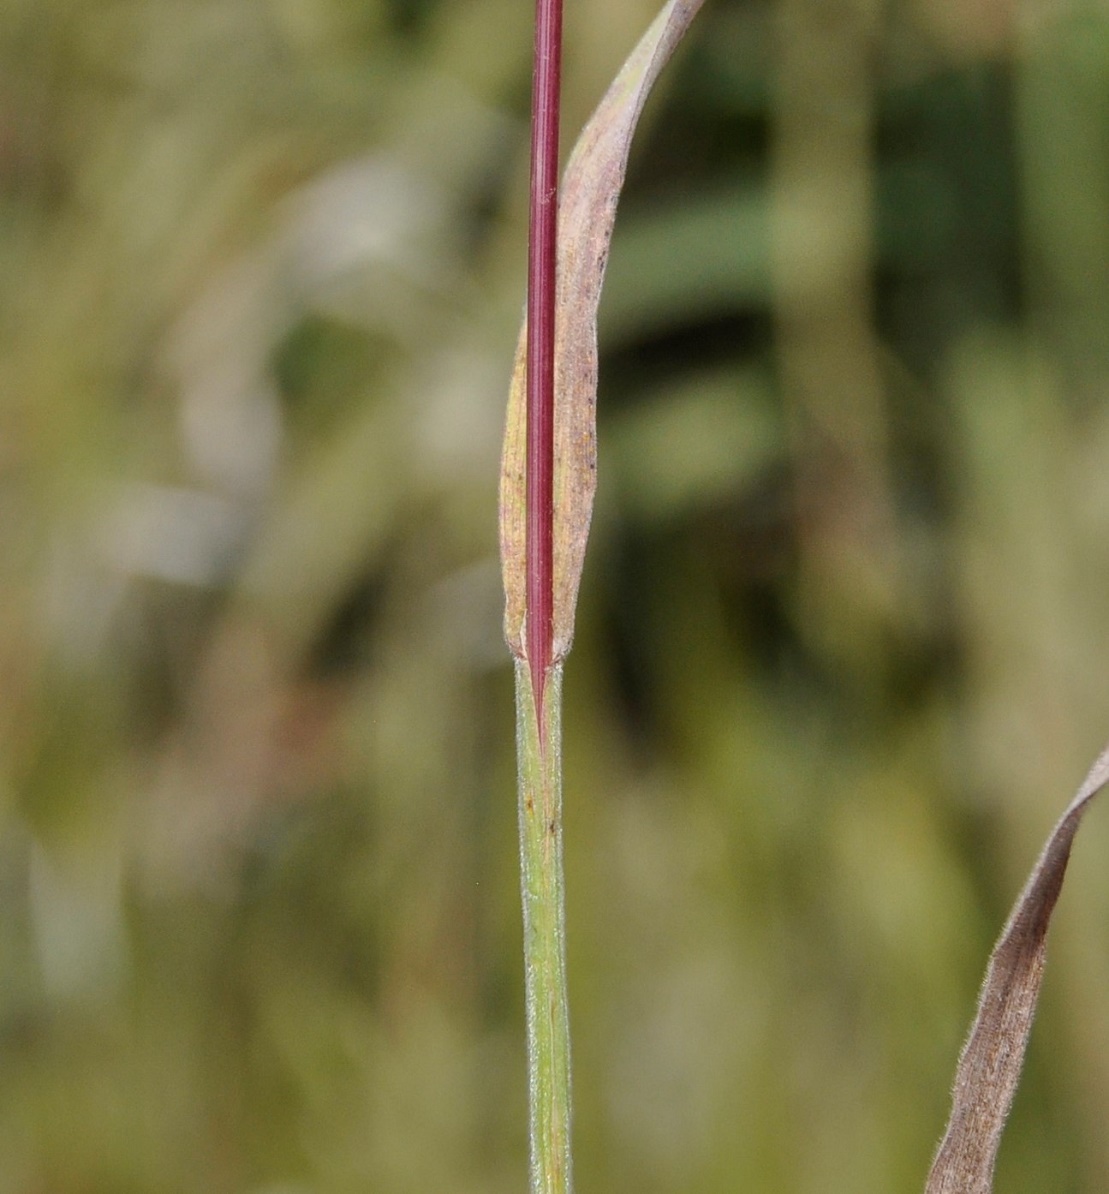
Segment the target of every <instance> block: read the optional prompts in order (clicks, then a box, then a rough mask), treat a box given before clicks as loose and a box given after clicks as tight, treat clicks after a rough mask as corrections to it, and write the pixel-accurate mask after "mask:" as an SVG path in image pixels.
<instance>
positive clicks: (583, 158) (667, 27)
mask: <svg viewBox="0 0 1109 1194" xmlns="http://www.w3.org/2000/svg"><path fill="white" fill-rule="evenodd" d="M702 3H703V0H670V3H669V4H667V5H666V6H665V7H664V8H663V9H662V11H661V12H660V13H659V15H658V17H656V18H655V21H654V23H653V24H652V25H651V27H650V29H648V30H647V32H646V33H645V34H644V36H643V38H642V40H641V41H640V42H639V44H638V45H637V46H636V48H635V49H634V50H633V51H632V53H631V56H630V57H629V58H628V60H627V62H625V64H624V67H623V69H622V70H621V71H620V74H619V75H618V76H617V77H616V80H615V82H614V83H613V84H612V86H611V87H610V88H609V90H608V92H607V94H606V95H605V97H604V99H602V100H601V103H600V105H599V106H598V107H597V110H596V111H595V112H594V114H593V116H592V117H591V118H590V120H589V123H588V124H587V125H586V126H585V129H584V130H583V132H582V134H581V137H580V138H579V140H578V143H577V145H576V146H575V148H574V151H573V153H572V154H571V156H570V160H569V163H568V164H567V167H566V172H565V175H564V177H563V183H562V198H561V201H560V204H559V214H558V221H559V238H558V271H557V273H558V281H557V300H556V322H557V332H556V340H555V444H554V532H553V551H554V603H553V652H552V658H553V661H557V660H560V659H562V658H563V657H564V656H565V655H566V652H567V651H568V650H569V649H570V643H571V640H572V639H573V636H574V607H575V604H576V602H577V595H578V585H579V582H580V580H581V571H582V563H583V561H584V557H585V544H586V540H587V538H588V535H589V521H590V517H591V515H592V510H593V495H594V491H595V489H596V465H597V435H596V401H597V308H598V305H599V303H600V297H601V284H602V282H603V280H604V271H605V263H606V261H607V258H608V249H609V244H610V242H611V240H612V226H613V222H614V221H615V218H616V204H617V201H618V199H619V196H620V189H621V187H622V186H623V183H624V175H625V173H626V170H627V164H628V153H629V151H630V148H631V139H632V135H633V134H634V132H635V126H636V124H637V122H638V120H639V116H640V113H641V112H642V111H643V105H644V103H645V102H646V100H647V96H648V94H649V93H650V90H651V87H652V86H653V85H654V82H655V80H656V79H657V78H658V75H659V72H660V71H661V70H662V68H663V66H665V64H666V62H667V61H668V60H669V58H670V56H671V54H672V53H673V52H674V49H675V47H676V46H677V44H678V42H679V41H680V40H681V37H682V35H683V34H684V33H685V31H686V29H687V28H688V27H689V23H690V22H691V21H692V20H693V17H694V16H695V15H696V13H697V11H698V10H699V9H700V7H701V4H702ZM526 357H527V328H526V325H525V327H524V329H523V330H522V331H521V334H520V341H519V344H518V346H517V350H516V360H515V365H514V367H513V372H512V383H511V387H510V390H509V401H508V415H507V420H506V427H505V439H504V450H503V454H502V460H501V494H500V536H501V567H502V571H503V575H504V587H505V637H506V638H507V639H508V645H509V647H510V648H511V650H512V653H513V654H514V655H515V656H516V657H517V658H525V657H526V654H527V649H526V646H525V641H524V640H525V610H526V606H527V597H526V591H527V562H526V550H525V545H526V537H527V535H526V528H527V482H526V470H525V461H526V426H527V402H526V368H525V362H526Z"/></svg>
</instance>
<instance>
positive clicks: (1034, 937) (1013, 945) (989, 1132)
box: [925, 748, 1109, 1194]
mask: <svg viewBox="0 0 1109 1194" xmlns="http://www.w3.org/2000/svg"><path fill="white" fill-rule="evenodd" d="M1107 782H1109V748H1107V749H1106V750H1105V751H1103V752H1102V754H1101V756H1100V757H1099V758H1098V760H1097V762H1096V763H1094V765H1093V767H1091V768H1090V773H1089V775H1087V776H1086V779H1085V781H1084V782H1083V784H1082V786H1081V787H1080V788H1079V789H1078V793H1077V795H1076V796H1075V798H1074V800H1073V801H1072V802H1071V804H1070V806H1069V807H1068V808H1067V810H1066V812H1065V813H1064V814H1063V816H1062V817H1061V818H1060V820H1059V822H1058V824H1057V825H1056V826H1055V828H1054V829H1053V830H1052V833H1051V836H1050V837H1049V838H1048V840H1047V845H1046V846H1044V850H1043V853H1042V854H1041V855H1040V858H1039V861H1038V862H1037V863H1036V866H1035V867H1034V868H1033V871H1032V874H1031V875H1030V876H1029V878H1028V882H1027V883H1026V884H1025V887H1024V890H1023V891H1022V892H1021V894H1020V897H1019V899H1018V900H1017V902H1016V904H1015V905H1014V907H1013V911H1012V912H1011V913H1010V915H1009V920H1008V922H1007V924H1006V925H1005V928H1004V930H1003V931H1002V934H1001V936H1000V937H999V938H998V941H997V944H996V945H995V946H994V949H993V953H992V954H991V956H990V963H989V966H988V967H987V970H986V977H985V979H984V980H983V983H982V991H981V994H980V995H979V999H978V1012H977V1014H976V1016H975V1019H974V1024H973V1025H972V1027H971V1030H970V1035H969V1036H968V1037H967V1041H966V1044H965V1045H964V1046H963V1051H962V1054H961V1055H960V1057H959V1066H958V1069H957V1070H956V1073H955V1089H954V1092H953V1095H952V1105H951V1117H950V1119H949V1120H948V1123H947V1130H946V1132H945V1133H944V1137H943V1140H942V1141H941V1142H940V1146H939V1149H938V1150H937V1152H936V1156H935V1160H934V1161H933V1162H932V1169H931V1172H930V1173H929V1175H928V1184H927V1186H926V1187H925V1194H990V1191H991V1190H992V1189H993V1174H994V1164H995V1162H996V1160H997V1150H998V1146H999V1144H1000V1143H1001V1134H1002V1131H1003V1130H1004V1128H1005V1120H1006V1117H1007V1116H1008V1114H1009V1108H1010V1107H1011V1106H1012V1103H1013V1096H1014V1095H1015V1094H1016V1089H1017V1083H1018V1081H1019V1080H1020V1072H1021V1067H1022V1066H1023V1064H1024V1053H1025V1049H1026V1047H1027V1045H1028V1035H1029V1033H1030V1032H1031V1029H1032V1019H1033V1017H1034V1015H1035V1013H1036V1000H1037V998H1038V997H1039V993H1040V983H1041V980H1042V978H1043V969H1044V956H1045V949H1046V941H1047V930H1048V926H1049V924H1050V922H1051V913H1052V911H1053V910H1054V908H1055V902H1056V900H1057V899H1058V898H1059V892H1060V890H1061V889H1062V886H1063V876H1064V875H1065V874H1066V869H1067V861H1068V859H1069V858H1070V851H1071V846H1072V845H1073V843H1074V836H1075V834H1076V833H1077V832H1078V826H1079V824H1080V823H1081V821H1082V817H1083V815H1084V813H1085V812H1086V809H1087V807H1088V806H1089V803H1090V801H1091V800H1092V799H1093V798H1094V796H1096V795H1097V793H1098V792H1099V791H1100V790H1101V789H1102V788H1103V787H1104V786H1105V784H1106V783H1107Z"/></svg>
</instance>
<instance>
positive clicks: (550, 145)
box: [525, 0, 562, 731]
mask: <svg viewBox="0 0 1109 1194" xmlns="http://www.w3.org/2000/svg"><path fill="white" fill-rule="evenodd" d="M561 76H562V0H536V5H535V70H534V75H533V78H532V98H531V201H530V212H529V219H528V314H527V320H528V340H527V349H528V355H527V538H526V544H525V553H526V560H527V653H528V665H529V668H530V670H531V686H532V691H533V692H534V694H535V708H536V713H537V714H538V718H539V726H540V730H541V731H542V726H543V690H544V687H545V685H546V677H547V670H548V668H549V667H550V665H551V654H552V640H553V633H554V631H553V618H554V404H555V392H554V345H555V266H556V244H557V226H558V116H559V93H560V90H561V85H562V77H561Z"/></svg>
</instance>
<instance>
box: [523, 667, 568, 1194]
mask: <svg viewBox="0 0 1109 1194" xmlns="http://www.w3.org/2000/svg"><path fill="white" fill-rule="evenodd" d="M543 722H544V724H543V733H542V734H540V730H539V723H538V721H537V719H536V712H535V694H534V690H533V688H532V683H531V673H530V671H529V668H528V664H527V662H526V661H524V660H520V659H518V660H517V661H516V749H517V753H518V767H519V777H520V780H519V788H520V791H519V799H520V810H519V811H520V887H521V892H522V895H523V904H524V970H525V981H526V1000H527V1033H528V1096H529V1098H528V1104H529V1114H528V1122H529V1135H530V1145H531V1194H570V1191H571V1190H572V1189H573V1181H572V1175H571V1165H570V1021H569V1013H568V1007H567V999H566V934H565V911H564V897H563V884H562V758H561V745H562V743H561V737H562V664H561V663H556V664H554V665H553V666H552V667H551V668H550V669H549V670H548V672H547V680H546V685H545V695H544V697H543Z"/></svg>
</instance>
